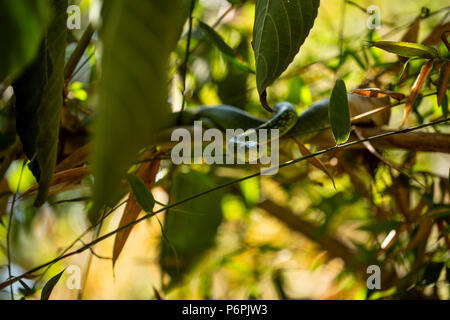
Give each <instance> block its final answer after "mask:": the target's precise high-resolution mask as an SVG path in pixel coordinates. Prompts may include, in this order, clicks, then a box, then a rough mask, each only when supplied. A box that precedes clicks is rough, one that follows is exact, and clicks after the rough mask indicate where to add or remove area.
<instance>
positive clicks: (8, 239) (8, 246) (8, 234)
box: [6, 161, 26, 300]
mask: <svg viewBox="0 0 450 320" xmlns="http://www.w3.org/2000/svg"><path fill="white" fill-rule="evenodd" d="M25 165H26V162H25V161H24V162H23V164H22V168H21V169H20V175H19V182H18V184H17V190H16V193H14V195H13V200H12V203H11V209H10V212H9V221H8V231H7V232H6V251H7V255H8V277H9V279H11V278H12V273H11V228H12V223H13V219H14V206H15V205H16V195H17V194H18V193H19V190H20V184H21V182H22V175H23V170H24V169H25ZM10 293H11V300H14V290H13V286H11V287H10Z"/></svg>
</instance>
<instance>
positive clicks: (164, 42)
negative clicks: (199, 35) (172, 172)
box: [89, 0, 181, 223]
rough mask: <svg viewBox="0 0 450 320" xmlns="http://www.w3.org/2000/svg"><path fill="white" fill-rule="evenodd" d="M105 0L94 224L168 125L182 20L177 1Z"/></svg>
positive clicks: (97, 129)
mask: <svg viewBox="0 0 450 320" xmlns="http://www.w3.org/2000/svg"><path fill="white" fill-rule="evenodd" d="M106 3H107V4H108V5H107V6H106V8H105V9H106V10H105V11H104V14H103V16H104V21H105V22H104V23H105V27H104V30H103V47H104V54H103V61H102V77H103V78H102V81H101V84H100V88H99V91H100V93H99V95H100V96H99V103H100V105H99V112H98V118H97V122H96V125H95V127H94V133H95V139H94V149H93V150H94V156H93V166H94V177H95V184H94V189H93V196H94V204H93V206H92V208H91V210H90V212H89V219H90V221H91V222H92V223H96V222H97V221H98V219H99V218H100V216H101V209H102V207H103V206H105V205H112V203H113V198H115V195H116V194H117V193H118V192H119V190H120V180H121V178H123V177H124V175H125V174H126V172H127V170H128V168H129V167H130V166H131V165H132V163H133V161H134V160H135V159H136V157H137V155H138V152H139V151H140V150H141V149H142V148H144V147H146V146H149V145H151V144H152V143H154V141H155V137H156V135H157V133H158V132H159V131H160V130H161V129H162V128H165V127H167V126H168V124H169V116H170V112H171V109H170V106H169V104H168V103H167V100H168V86H167V83H168V75H167V72H168V71H167V70H168V63H169V56H170V53H171V51H172V50H173V49H174V47H175V44H176V42H177V37H178V32H179V27H178V26H177V23H178V21H179V19H181V16H180V15H181V13H180V11H181V10H179V1H177V0H153V1H142V0H128V1H121V0H111V1H107V2H106Z"/></svg>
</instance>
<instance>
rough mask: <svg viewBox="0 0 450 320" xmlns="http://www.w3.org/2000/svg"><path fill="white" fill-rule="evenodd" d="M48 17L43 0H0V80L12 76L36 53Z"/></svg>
mask: <svg viewBox="0 0 450 320" xmlns="http://www.w3.org/2000/svg"><path fill="white" fill-rule="evenodd" d="M50 20H51V7H50V6H49V1H47V0H33V1H29V0H3V1H2V2H1V4H0V27H1V30H4V31H5V32H3V33H2V41H1V45H0V61H1V63H0V81H3V80H4V79H5V78H6V77H7V76H12V78H15V77H16V76H18V75H19V74H20V72H21V71H22V69H23V68H24V67H26V66H27V65H28V64H30V63H31V62H32V61H33V59H34V58H35V56H36V54H37V53H38V50H39V47H40V45H41V40H42V38H43V36H44V35H45V31H46V29H47V27H48V25H49V22H50Z"/></svg>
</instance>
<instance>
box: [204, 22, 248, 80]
mask: <svg viewBox="0 0 450 320" xmlns="http://www.w3.org/2000/svg"><path fill="white" fill-rule="evenodd" d="M198 24H199V27H200V29H201V30H202V31H203V32H204V33H205V35H206V36H207V37H208V38H209V39H210V41H211V42H212V43H214V45H215V46H216V47H217V49H219V51H220V52H222V53H223V54H224V56H225V58H226V59H227V60H228V61H230V62H231V63H232V64H234V65H235V66H237V67H239V68H240V69H241V70H243V71H246V72H250V73H254V71H253V70H251V69H250V67H249V66H248V65H247V64H246V63H245V62H243V61H242V60H240V59H239V58H238V57H237V54H236V52H235V50H234V49H233V48H231V47H230V46H229V45H228V44H227V43H226V42H225V41H224V40H223V39H222V37H221V36H220V34H218V33H217V32H216V31H215V30H214V29H213V28H211V27H210V26H209V25H207V24H206V23H204V22H202V21H199V22H198Z"/></svg>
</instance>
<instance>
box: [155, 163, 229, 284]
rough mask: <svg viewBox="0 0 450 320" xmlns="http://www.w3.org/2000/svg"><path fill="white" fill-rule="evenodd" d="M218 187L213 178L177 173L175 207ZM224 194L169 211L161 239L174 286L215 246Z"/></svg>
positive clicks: (164, 262) (163, 261) (164, 263)
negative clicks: (193, 196) (191, 197)
mask: <svg viewBox="0 0 450 320" xmlns="http://www.w3.org/2000/svg"><path fill="white" fill-rule="evenodd" d="M212 187H214V185H213V183H212V181H211V178H210V177H209V176H206V175H203V174H200V173H198V172H195V171H191V172H189V173H180V172H179V173H177V174H176V176H175V177H174V180H173V185H172V192H171V200H170V202H171V203H175V202H178V201H181V200H185V199H187V198H188V197H190V196H192V195H195V194H198V193H200V192H203V191H205V190H208V189H210V188H212ZM222 195H223V193H222V192H221V191H218V192H213V193H210V194H208V195H206V196H204V197H201V198H198V199H194V200H191V201H188V202H186V203H184V204H182V205H180V206H177V207H176V208H174V209H171V210H169V212H167V214H166V217H165V223H164V234H165V237H166V239H161V241H162V244H161V245H162V250H161V266H162V268H163V270H164V271H165V272H167V273H168V274H169V275H170V276H171V279H172V282H171V284H172V285H174V284H176V283H177V282H178V281H180V280H181V279H182V277H183V276H184V275H185V274H186V272H188V271H189V270H190V269H191V268H192V267H193V266H194V264H195V263H196V262H197V261H198V260H199V259H200V258H201V257H202V256H203V254H204V253H205V251H206V250H208V249H209V248H210V247H211V246H212V245H213V244H214V239H215V236H216V234H217V230H218V227H219V225H220V223H221V221H222V205H221V202H222V201H221V200H222Z"/></svg>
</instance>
